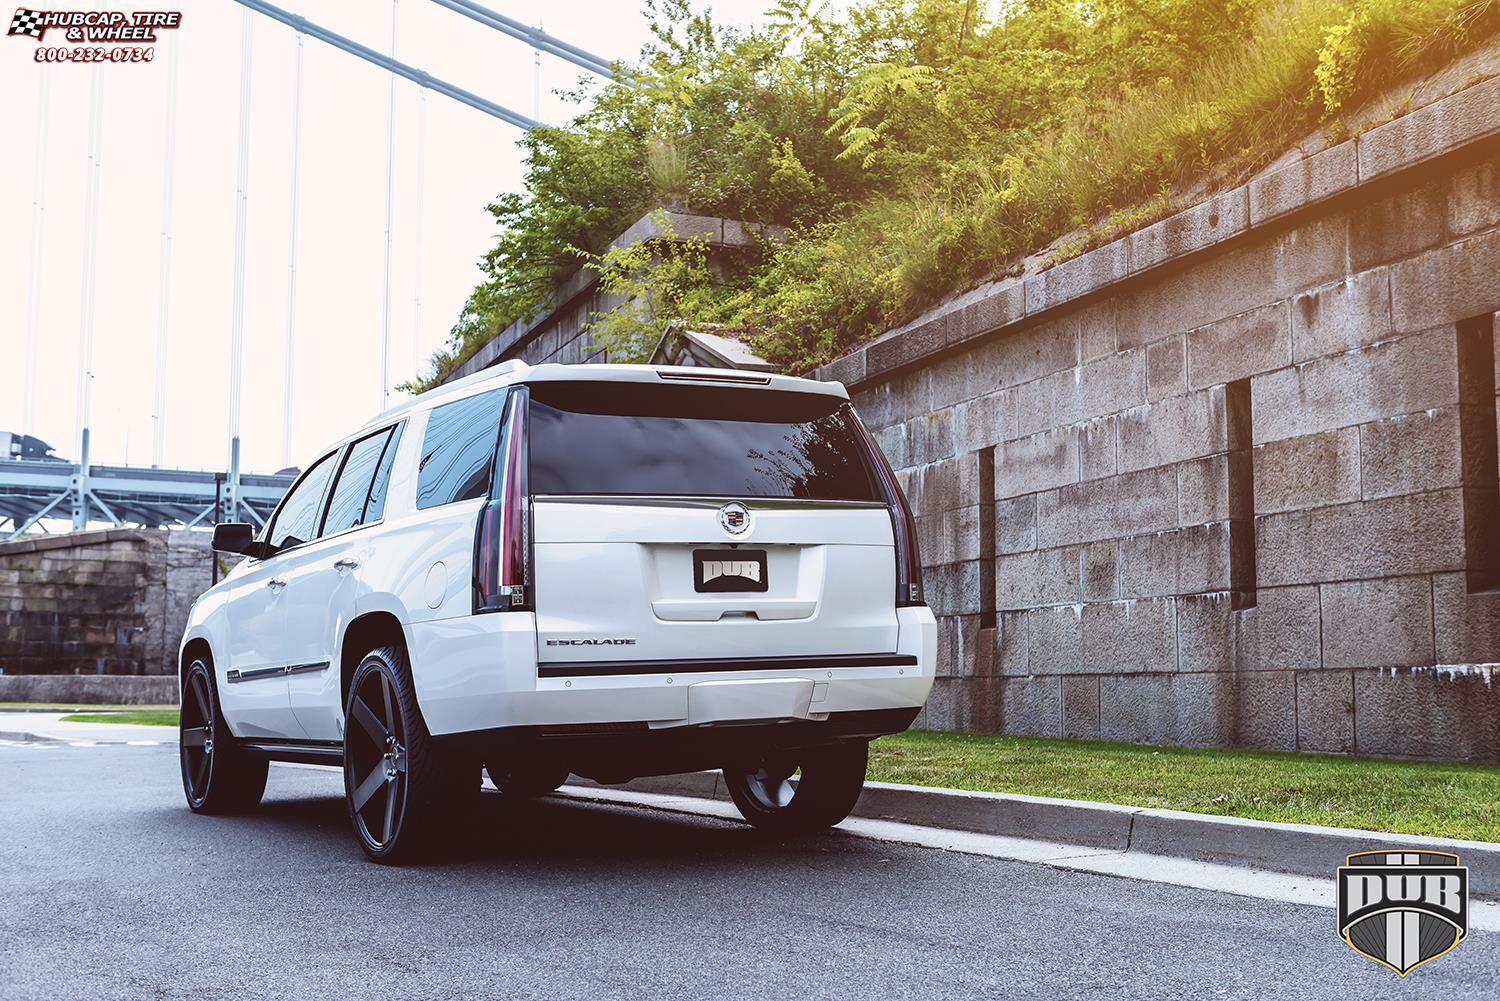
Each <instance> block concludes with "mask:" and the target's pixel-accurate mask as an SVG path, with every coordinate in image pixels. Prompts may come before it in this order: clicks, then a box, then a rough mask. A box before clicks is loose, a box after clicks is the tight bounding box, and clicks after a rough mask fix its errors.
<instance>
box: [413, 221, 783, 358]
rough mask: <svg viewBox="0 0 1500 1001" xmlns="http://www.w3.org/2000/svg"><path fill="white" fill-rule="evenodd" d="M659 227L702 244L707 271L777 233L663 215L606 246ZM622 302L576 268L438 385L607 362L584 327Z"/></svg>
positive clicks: (658, 231)
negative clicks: (547, 298)
mask: <svg viewBox="0 0 1500 1001" xmlns="http://www.w3.org/2000/svg"><path fill="white" fill-rule="evenodd" d="M663 222H666V223H667V224H668V225H669V226H670V228H671V234H672V238H673V239H675V240H678V241H687V240H697V239H702V240H705V241H706V242H707V244H708V265H709V267H710V268H718V267H722V266H723V265H724V264H725V263H726V257H727V256H728V255H730V254H733V253H735V252H736V251H741V252H742V251H746V250H749V249H751V248H753V247H754V246H755V245H756V239H757V238H758V237H757V234H760V233H764V234H765V235H767V236H770V237H772V238H773V239H774V238H777V237H778V236H779V235H780V232H781V231H780V227H777V226H755V225H752V224H750V223H744V222H740V221H738V220H736V219H720V218H717V217H715V216H700V215H688V214H685V213H682V212H666V211H662V212H653V213H650V214H648V215H645V216H642V217H641V218H640V219H638V220H636V222H635V223H634V224H633V225H632V226H631V227H630V228H629V229H627V230H626V231H625V232H623V233H621V234H620V235H619V236H618V237H616V238H615V240H614V242H613V243H611V244H610V246H611V247H628V246H631V245H632V244H636V243H639V242H641V241H642V240H660V239H662V237H663V235H664V234H665V232H666V229H665V228H664V227H663V226H662V223H663ZM625 302H626V300H625V299H624V298H623V297H621V296H617V295H609V294H607V293H605V292H602V291H600V289H599V275H598V273H597V272H595V271H593V270H591V269H589V268H580V269H579V270H578V271H575V272H574V273H573V275H572V276H571V277H569V278H568V279H567V280H566V281H564V282H563V283H562V284H561V285H559V286H558V287H557V291H556V292H555V293H553V296H552V304H551V306H549V307H548V308H547V309H545V310H543V311H541V312H539V313H538V314H537V315H535V316H533V317H531V318H529V319H526V320H517V321H516V322H515V323H512V324H511V325H510V326H508V327H506V328H505V329H504V330H502V331H500V333H498V334H496V335H495V336H494V337H493V338H491V339H490V340H489V341H488V342H487V343H486V344H485V345H484V347H482V348H480V349H479V350H478V351H477V352H475V354H474V355H473V357H471V358H469V359H468V360H467V361H465V362H464V363H463V364H462V365H460V366H458V368H456V369H454V370H453V371H452V372H451V373H449V374H448V375H447V376H446V377H445V378H444V379H443V381H444V382H452V381H453V380H455V379H462V378H463V377H464V376H466V375H473V374H474V373H475V372H478V371H480V370H481V369H485V368H489V367H490V366H491V365H495V364H498V363H499V362H502V361H508V360H509V359H511V358H519V359H521V360H522V361H524V362H526V363H527V364H529V365H540V364H543V363H544V362H560V363H562V364H564V365H576V364H582V363H585V362H605V361H608V359H607V358H606V357H605V353H604V352H603V351H601V350H597V349H592V348H590V347H589V336H588V334H586V333H585V332H584V330H583V326H584V324H585V323H587V322H588V320H589V318H590V317H592V316H593V315H594V314H595V313H605V312H609V311H610V310H612V309H618V308H620V307H621V306H622V305H624V304H625Z"/></svg>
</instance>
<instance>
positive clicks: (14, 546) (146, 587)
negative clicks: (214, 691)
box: [0, 529, 213, 698]
mask: <svg viewBox="0 0 1500 1001" xmlns="http://www.w3.org/2000/svg"><path fill="white" fill-rule="evenodd" d="M210 538H211V533H209V532H202V531H180V530H155V529H105V530H101V531H93V532H74V533H71V534H68V535H56V536H41V537H37V538H29V539H22V540H17V541H15V542H0V669H3V671H4V673H5V675H6V676H12V675H60V674H65V675H101V674H107V675H122V674H123V675H160V674H174V673H175V667H176V659H177V644H178V641H179V640H180V639H181V638H182V630H183V627H184V625H185V624H186V622H187V615H188V610H189V609H190V608H191V607H192V603H193V600H194V599H195V598H197V596H198V595H199V594H201V593H203V591H205V590H207V588H208V586H209V584H210V582H211V580H212V575H213V564H212V562H211V560H212V559H213V554H212V553H211V552H210V550H209V540H210ZM8 683H11V682H8ZM74 697H75V698H76V696H74Z"/></svg>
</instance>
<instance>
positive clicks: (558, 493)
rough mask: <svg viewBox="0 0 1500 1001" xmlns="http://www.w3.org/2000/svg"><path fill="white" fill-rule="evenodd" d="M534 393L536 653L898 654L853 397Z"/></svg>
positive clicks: (678, 387)
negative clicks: (848, 399)
mask: <svg viewBox="0 0 1500 1001" xmlns="http://www.w3.org/2000/svg"><path fill="white" fill-rule="evenodd" d="M530 393H531V403H530V410H529V419H528V424H529V435H528V437H529V442H530V461H531V465H530V489H531V492H532V495H533V519H534V532H533V540H534V545H535V563H534V565H535V574H536V598H535V601H536V614H537V632H538V637H537V641H538V658H539V660H540V662H541V663H543V664H544V665H546V664H553V665H557V664H569V665H597V667H598V668H599V671H600V673H602V674H607V673H611V671H619V670H652V669H660V668H658V667H657V665H660V664H661V663H662V662H672V661H689V662H692V661H713V660H726V659H733V660H738V661H744V660H746V659H749V658H769V659H771V661H772V663H770V664H768V666H781V665H784V664H788V663H790V662H793V661H795V659H796V658H799V657H813V658H817V657H820V656H821V657H824V658H826V657H827V656H828V655H857V654H882V653H884V654H888V653H890V652H892V651H893V650H895V648H896V631H897V623H896V613H895V605H894V601H893V594H894V592H895V554H894V549H893V541H892V529H891V520H890V514H889V512H888V510H887V508H886V507H885V505H884V503H883V502H882V501H881V500H880V499H879V496H880V495H879V493H878V487H877V484H876V482H875V480H874V478H873V476H872V471H871V470H870V468H869V464H868V461H867V459H866V456H865V453H864V451H863V448H862V446H861V444H860V441H859V438H858V432H857V429H856V428H855V426H854V424H853V420H854V418H853V414H852V412H851V411H850V410H849V408H848V404H847V402H846V401H844V400H842V399H841V398H838V397H833V396H828V395H822V394H812V393H797V392H788V391H783V390H772V389H748V388H740V387H732V388H728V387H719V386H695V385H682V384H667V383H663V384H654V383H635V382H605V381H599V382H584V381H579V382H536V383H533V384H531V386H530ZM672 666H673V665H670V664H668V665H667V667H666V668H665V669H672ZM677 669H679V670H712V669H713V665H712V664H697V665H695V664H683V665H679V666H677Z"/></svg>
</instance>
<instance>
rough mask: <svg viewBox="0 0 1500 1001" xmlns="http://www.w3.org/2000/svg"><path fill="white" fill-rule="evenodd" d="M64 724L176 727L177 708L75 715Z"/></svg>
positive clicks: (66, 719)
mask: <svg viewBox="0 0 1500 1001" xmlns="http://www.w3.org/2000/svg"><path fill="white" fill-rule="evenodd" d="M62 721H63V722H64V723H134V724H136V725H137V726H176V725H177V707H176V706H170V707H168V708H165V709H152V708H150V707H147V706H132V707H130V708H129V709H126V710H125V711H123V712H112V713H73V714H72V715H71V716H64V717H63V718H62Z"/></svg>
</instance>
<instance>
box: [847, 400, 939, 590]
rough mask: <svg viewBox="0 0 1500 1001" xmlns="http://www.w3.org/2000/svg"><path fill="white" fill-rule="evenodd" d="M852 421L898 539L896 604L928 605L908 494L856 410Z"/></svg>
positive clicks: (850, 412)
mask: <svg viewBox="0 0 1500 1001" xmlns="http://www.w3.org/2000/svg"><path fill="white" fill-rule="evenodd" d="M849 419H850V420H851V421H853V423H854V426H855V427H856V428H858V429H859V435H860V438H861V439H862V440H863V441H864V444H865V452H866V453H867V454H868V455H869V457H870V465H871V467H872V468H873V470H874V472H875V479H876V482H877V484H878V485H879V486H880V491H881V494H882V496H883V498H884V500H885V503H886V508H887V509H888V510H889V511H890V513H891V530H892V532H893V533H894V535H895V539H896V605H897V607H904V606H908V605H925V604H926V603H927V602H926V600H925V599H924V598H923V597H922V554H921V553H920V552H918V550H917V522H916V519H915V518H913V517H912V514H911V505H909V504H907V503H906V495H905V494H903V493H902V492H901V484H900V483H899V482H898V481H897V479H896V473H895V471H894V470H892V469H891V464H890V463H889V462H887V461H886V459H885V455H884V453H882V452H881V451H880V446H879V445H877V444H875V439H874V438H872V437H870V432H868V431H866V430H865V426H864V425H863V424H862V423H860V420H859V417H858V416H857V415H856V414H855V413H854V408H853V407H850V408H849Z"/></svg>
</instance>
